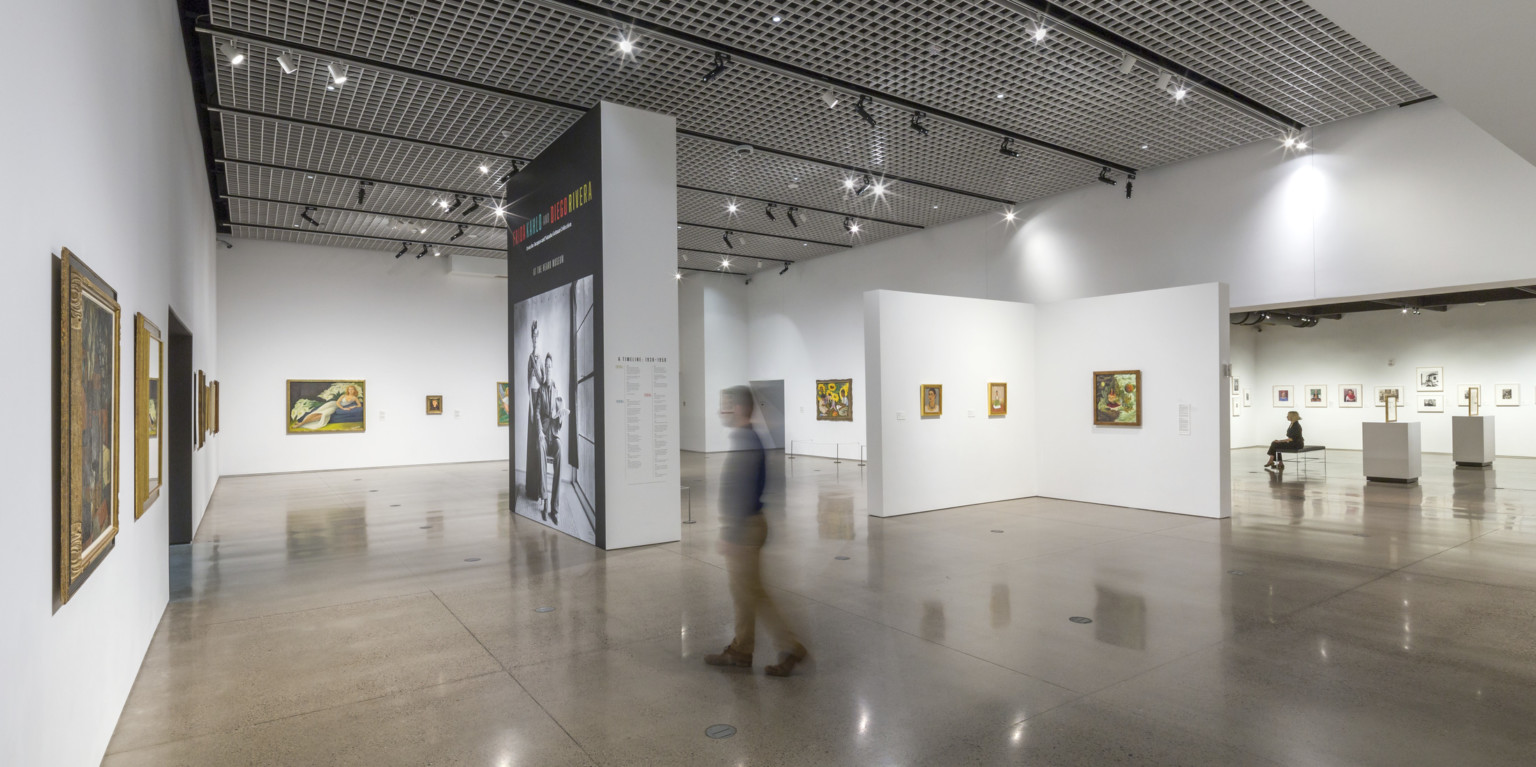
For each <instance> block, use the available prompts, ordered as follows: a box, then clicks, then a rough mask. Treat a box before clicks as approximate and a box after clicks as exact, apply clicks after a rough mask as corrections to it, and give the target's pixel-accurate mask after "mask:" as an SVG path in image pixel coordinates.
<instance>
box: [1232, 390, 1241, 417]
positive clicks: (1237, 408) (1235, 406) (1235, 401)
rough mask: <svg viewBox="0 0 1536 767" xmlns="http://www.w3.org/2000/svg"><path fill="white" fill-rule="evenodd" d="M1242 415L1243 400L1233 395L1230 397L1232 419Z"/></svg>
mask: <svg viewBox="0 0 1536 767" xmlns="http://www.w3.org/2000/svg"><path fill="white" fill-rule="evenodd" d="M1242 414H1243V398H1242V397H1239V396H1237V395H1235V394H1234V395H1232V417H1233V418H1236V417H1238V416H1240V415H1242Z"/></svg>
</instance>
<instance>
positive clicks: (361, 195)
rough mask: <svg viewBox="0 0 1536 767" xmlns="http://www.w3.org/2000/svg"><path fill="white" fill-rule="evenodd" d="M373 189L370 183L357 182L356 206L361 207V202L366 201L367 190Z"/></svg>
mask: <svg viewBox="0 0 1536 767" xmlns="http://www.w3.org/2000/svg"><path fill="white" fill-rule="evenodd" d="M372 187H373V182H372V181H359V182H357V205H358V207H362V205H363V201H364V200H367V199H368V190H369V189H370V188H372Z"/></svg>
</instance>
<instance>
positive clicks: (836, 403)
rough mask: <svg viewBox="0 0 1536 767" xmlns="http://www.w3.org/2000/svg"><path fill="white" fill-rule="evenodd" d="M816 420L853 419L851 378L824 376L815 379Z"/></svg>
mask: <svg viewBox="0 0 1536 767" xmlns="http://www.w3.org/2000/svg"><path fill="white" fill-rule="evenodd" d="M816 420H818V421H852V420H853V379H852V378H826V379H817V381H816Z"/></svg>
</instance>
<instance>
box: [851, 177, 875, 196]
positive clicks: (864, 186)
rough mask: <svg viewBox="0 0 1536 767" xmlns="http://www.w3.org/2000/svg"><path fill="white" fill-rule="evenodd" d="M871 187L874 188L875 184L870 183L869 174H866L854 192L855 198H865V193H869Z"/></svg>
mask: <svg viewBox="0 0 1536 767" xmlns="http://www.w3.org/2000/svg"><path fill="white" fill-rule="evenodd" d="M871 186H874V182H872V181H870V179H869V174H868V173H865V174H864V175H863V177H861V178H860V179H859V184H858V186H857V187H856V188H855V189H854V192H853V196H854V197H863V196H864V193H865V192H868V191H869V188H870V187H871Z"/></svg>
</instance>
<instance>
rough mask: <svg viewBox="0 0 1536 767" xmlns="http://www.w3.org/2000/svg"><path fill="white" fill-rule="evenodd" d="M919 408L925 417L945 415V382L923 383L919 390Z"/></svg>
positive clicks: (919, 411)
mask: <svg viewBox="0 0 1536 767" xmlns="http://www.w3.org/2000/svg"><path fill="white" fill-rule="evenodd" d="M917 408H918V413H920V414H921V415H922V416H923V417H924V418H937V417H939V416H941V415H944V384H922V385H921V386H919V387H918V391H917Z"/></svg>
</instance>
